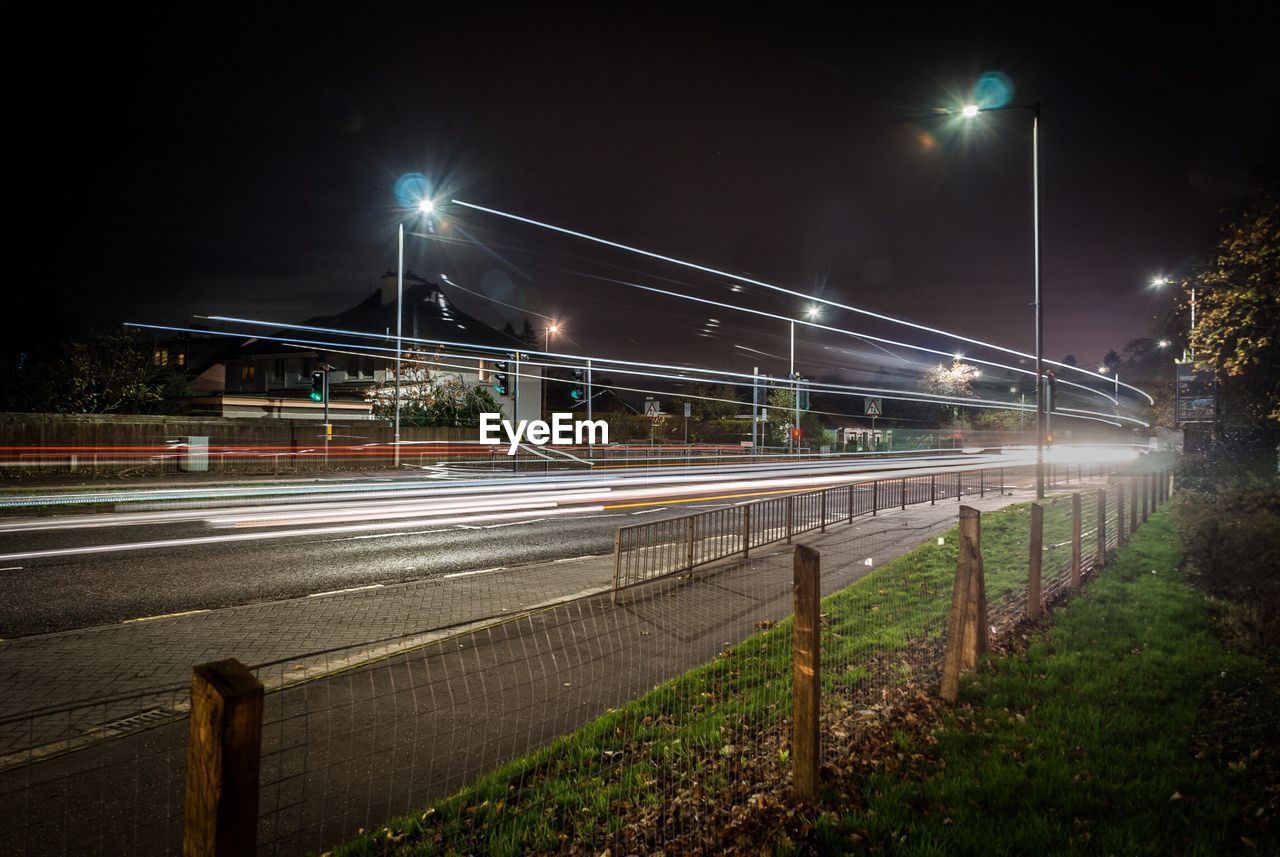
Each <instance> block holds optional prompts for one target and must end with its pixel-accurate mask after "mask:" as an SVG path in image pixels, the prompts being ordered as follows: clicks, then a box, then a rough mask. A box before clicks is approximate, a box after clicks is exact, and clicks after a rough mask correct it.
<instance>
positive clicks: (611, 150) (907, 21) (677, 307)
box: [9, 4, 1280, 371]
mask: <svg viewBox="0 0 1280 857" xmlns="http://www.w3.org/2000/svg"><path fill="white" fill-rule="evenodd" d="M850 8H853V7H850ZM965 8H966V11H967V12H968V14H967V16H966V17H965V18H963V19H960V18H955V17H953V18H951V19H947V20H944V19H942V18H938V17H935V16H934V15H933V14H932V13H930V12H928V11H927V10H926V9H925V7H920V8H912V9H910V10H909V12H910V14H909V15H904V16H903V17H902V18H901V19H900V20H896V21H892V20H877V21H873V20H870V19H860V18H858V17H852V18H850V17H842V18H819V17H813V16H811V15H809V14H807V13H805V12H803V10H800V9H798V8H791V7H778V8H777V11H778V13H779V14H778V15H776V16H775V17H772V18H764V17H761V18H751V17H747V16H745V15H730V14H719V13H712V12H703V13H698V14H687V13H682V14H677V13H674V12H672V13H664V12H658V11H653V10H644V11H636V12H630V13H619V12H615V13H611V14H608V15H605V14H602V13H598V12H597V13H590V12H588V11H587V7H582V8H581V9H577V10H576V11H575V8H574V7H564V6H559V7H557V6H555V5H539V6H536V7H535V6H530V7H527V10H526V11H524V12H520V13H516V14H512V15H493V16H486V15H479V14H465V13H462V12H458V11H453V10H450V9H449V8H448V4H429V5H425V6H424V5H421V4H420V5H419V6H418V7H415V8H414V9H411V10H410V9H404V10H398V9H394V8H391V7H380V6H378V5H376V4H373V5H362V6H358V7H355V11H346V12H343V13H341V14H339V13H334V12H329V11H321V10H320V7H317V6H299V7H296V9H295V10H294V11H285V10H273V11H265V12H264V11H263V8H260V7H248V6H245V7H237V8H219V9H210V10H208V11H205V10H203V9H202V11H201V15H200V16H199V17H194V16H192V15H191V14H190V13H188V12H183V13H182V14H181V16H178V15H175V16H173V17H165V14H164V13H160V14H159V15H158V16H157V14H155V13H147V14H146V15H145V16H144V15H141V14H135V13H132V12H127V11H122V10H121V9H119V8H115V7H113V8H110V9H109V10H106V11H104V10H98V11H92V12H89V13H86V14H84V15H79V16H71V15H66V16H62V17H60V18H59V19H58V20H53V19H52V18H50V19H46V20H44V21H43V22H40V23H39V24H38V25H37V26H35V27H33V30H32V33H31V36H32V38H34V39H36V40H37V41H40V42H43V43H45V45H46V47H45V49H44V54H45V57H46V59H47V62H48V65H49V67H51V68H53V67H56V68H57V70H58V73H59V79H65V80H68V81H70V83H69V85H67V86H66V87H65V88H63V87H61V86H54V85H52V84H49V83H42V82H40V73H41V72H40V69H39V68H35V67H32V68H26V69H15V68H13V67H12V64H13V60H12V59H11V60H10V61H9V63H10V80H11V86H12V89H13V90H15V91H16V92H15V94H14V95H13V96H11V98H12V101H11V109H12V110H13V112H12V113H11V114H10V117H9V118H10V123H9V125H10V129H11V133H15V134H18V135H20V136H21V137H22V138H23V139H22V141H21V143H20V149H22V150H23V151H24V155H23V157H22V159H21V160H17V161H15V162H13V163H11V169H15V171H16V173H17V175H16V176H15V186H16V187H19V188H22V191H21V192H20V193H21V195H22V198H24V199H26V200H27V202H28V203H29V206H28V209H27V210H28V211H29V212H31V214H32V215H33V216H32V217H31V219H30V220H31V224H32V227H33V231H32V233H31V235H30V240H29V241H28V242H26V247H27V248H31V247H35V248H41V252H40V255H39V256H38V257H34V258H32V259H31V260H30V261H31V262H32V264H33V266H34V269H35V271H34V273H33V275H32V276H33V284H32V287H31V288H26V289H22V290H21V291H22V293H23V295H22V296H20V298H19V303H20V308H24V307H22V303H23V301H24V300H31V301H35V302H36V305H35V306H33V307H31V308H30V312H31V313H33V314H34V317H35V318H36V319H37V321H35V323H34V324H33V323H31V321H30V319H31V318H32V316H31V315H29V314H28V313H27V312H20V313H15V314H13V317H11V318H10V319H9V321H10V322H12V321H14V320H15V318H17V319H20V320H21V321H22V324H23V327H24V328H25V329H26V330H27V332H30V331H32V330H37V329H40V328H41V324H40V321H39V319H44V318H48V319H50V323H51V324H59V325H61V324H63V323H69V324H71V325H73V326H77V327H85V326H88V325H98V326H102V325H107V324H113V323H117V322H120V321H124V320H131V321H147V322H161V323H180V322H182V321H183V320H184V319H187V318H189V317H190V316H192V315H196V314H210V313H224V314H244V315H250V316H253V317H258V318H270V319H275V320H281V321H294V320H300V319H302V318H305V317H307V316H311V315H317V314H321V313H328V312H333V311H337V310H341V309H343V308H345V307H347V306H350V305H351V304H353V303H355V302H356V301H357V300H359V299H360V298H362V297H364V296H365V295H367V294H368V293H369V290H370V288H371V287H372V281H373V278H376V276H377V275H378V274H380V273H382V272H383V271H384V270H386V269H388V268H390V267H393V266H394V264H395V225H396V223H397V222H398V220H399V218H400V217H401V216H402V213H401V211H400V210H399V209H398V208H397V206H396V202H395V198H394V196H393V193H392V188H393V186H394V184H395V181H396V179H397V177H398V176H400V175H401V174H403V173H406V172H410V171H421V172H422V173H424V174H425V175H427V176H429V177H431V179H432V180H433V181H434V182H436V183H437V185H438V188H439V193H440V194H441V195H442V196H443V197H445V198H447V197H449V196H453V197H457V198H461V199H465V200H468V201H471V202H475V203H478V204H481V205H486V206H491V207H494V208H498V209H503V210H506V211H510V212H515V213H518V214H522V215H525V216H528V217H532V218H536V219H539V220H544V221H549V222H552V223H556V224H559V225H562V226H565V227H568V228H572V229H577V230H581V231H584V232H589V233H592V234H595V235H599V236H602V237H606V238H610V239H613V240H617V241H621V242H625V243H628V244H633V245H637V246H640V247H643V248H647V249H651V250H655V251H658V252H661V253H664V254H669V255H674V256H679V257H683V258H687V259H690V260H693V261H696V262H699V263H702V264H705V265H709V266H714V267H718V268H723V269H725V270H729V271H734V272H740V273H745V274H749V275H751V276H754V277H758V278H761V279H765V280H768V281H770V282H776V283H778V284H780V285H784V286H788V287H791V288H796V289H799V290H802V291H813V292H815V293H818V294H822V295H824V296H827V297H830V298H832V299H836V300H841V301H846V302H850V303H855V304H858V305H860V306H865V307H868V308H871V309H876V310H880V311H884V312H889V313H893V314H896V315H901V316H905V317H908V318H911V319H913V320H916V321H919V322H923V323H926V324H936V325H942V326H946V327H948V328H949V329H954V330H958V331H961V332H964V333H966V334H969V335H972V336H978V337H982V338H993V339H996V340H998V341H1000V342H1002V343H1004V344H1007V345H1010V346H1015V347H1023V348H1030V347H1031V333H1032V326H1031V314H1030V308H1029V302H1030V295H1031V273H1032V262H1031V220H1030V215H1031V207H1030V206H1031V189H1030V188H1031V185H1030V114H1029V113H1026V112H1018V111H1009V112H1003V113H996V114H988V115H984V116H981V117H979V119H980V122H979V123H978V124H976V125H974V124H971V125H968V126H966V130H961V129H957V128H956V127H955V123H954V122H950V121H948V120H945V119H925V120H917V119H914V118H912V117H914V116H917V115H920V114H924V113H927V112H928V111H929V110H931V109H932V108H935V107H938V106H950V105H955V104H958V103H960V102H962V101H963V100H966V96H967V93H968V91H969V88H970V87H971V86H972V84H973V82H974V81H975V80H976V79H977V78H978V76H979V75H980V74H982V73H983V72H985V71H991V70H998V71H1000V72H1002V73H1003V74H1005V75H1007V77H1008V78H1009V80H1011V81H1012V83H1013V84H1014V86H1015V88H1016V91H1015V93H1014V96H1013V100H1014V102H1015V103H1023V102H1030V101H1040V102H1042V104H1043V111H1044V117H1043V125H1042V133H1041V153H1042V154H1041V158H1042V206H1043V211H1042V230H1043V241H1044V250H1043V252H1044V288H1045V294H1044V301H1045V312H1046V343H1047V344H1046V354H1047V356H1050V357H1054V358H1061V357H1062V356H1063V355H1065V354H1067V353H1074V354H1077V355H1079V356H1080V357H1081V360H1082V362H1085V361H1094V360H1097V359H1098V358H1099V357H1101V355H1102V354H1103V353H1104V352H1105V351H1106V350H1107V349H1109V348H1117V349H1118V348H1120V347H1122V346H1123V345H1124V344H1125V343H1126V342H1127V341H1128V340H1130V339H1132V338H1134V337H1138V336H1144V335H1151V334H1152V333H1153V332H1158V326H1159V324H1161V323H1162V322H1163V320H1164V318H1165V317H1166V316H1167V314H1168V309H1169V307H1170V299H1169V298H1168V296H1157V295H1154V294H1153V293H1152V292H1150V291H1149V290H1147V289H1146V288H1144V286H1145V284H1146V283H1147V281H1148V280H1149V279H1150V278H1151V277H1152V276H1153V275H1155V274H1160V273H1164V274H1170V275H1177V274H1180V273H1185V272H1187V271H1189V270H1190V266H1192V265H1193V264H1194V263H1195V262H1196V261H1197V259H1198V258H1200V257H1201V256H1203V255H1204V254H1205V252H1206V251H1207V250H1208V249H1209V248H1210V246H1211V242H1212V240H1213V238H1214V236H1215V235H1216V230H1217V224H1218V222H1219V220H1220V214H1219V212H1220V210H1221V209H1223V208H1224V207H1227V206H1232V205H1237V204H1239V203H1241V202H1243V201H1245V200H1247V199H1248V198H1249V196H1250V194H1252V193H1254V192H1255V191H1256V188H1257V187H1258V180H1257V178H1256V176H1255V175H1254V172H1253V166H1254V164H1255V163H1256V162H1257V161H1258V160H1259V159H1261V158H1263V157H1264V155H1265V154H1266V153H1267V152H1268V151H1269V148H1270V149H1271V150H1273V147H1274V144H1275V140H1276V135H1277V118H1276V117H1277V116H1278V115H1280V111H1278V110H1276V107H1277V99H1276V95H1275V93H1276V87H1277V84H1278V83H1280V66H1278V60H1277V56H1278V54H1277V52H1276V51H1275V50H1274V48H1273V44H1272V42H1273V40H1274V36H1275V33H1276V32H1277V31H1280V21H1278V20H1277V18H1276V15H1275V14H1274V13H1268V12H1263V11H1262V10H1261V6H1260V5H1259V6H1258V7H1257V8H1251V7H1232V6H1230V5H1229V4H1214V5H1213V6H1212V7H1208V6H1206V7H1205V11H1202V12H1200V13H1198V14H1197V15H1196V16H1194V18H1192V17H1188V18H1185V19H1181V20H1178V19H1174V18H1171V17H1169V16H1168V14H1166V13H1164V12H1161V13H1160V14H1159V15H1158V16H1157V15H1156V14H1155V13H1152V14H1150V15H1135V16H1134V17H1131V18H1121V17H1117V14H1116V13H1115V12H1114V11H1106V12H1103V11H1095V12H1088V11H1080V12H1077V13H1075V14H1074V15H1058V16H1056V17H1050V16H1045V15H1044V14H1037V16H1036V17H1035V18H1034V19H1031V18H1026V17H1022V18H1019V17H1017V16H1015V15H1013V14H1012V13H1008V12H1005V11H1001V9H1002V8H1003V7H996V6H988V5H985V4H965ZM1040 8H1043V7H1040ZM11 37H14V38H17V37H18V36H17V34H11ZM28 147H29V149H28ZM444 218H445V221H446V222H447V225H446V226H445V227H443V231H441V232H439V233H438V237H437V238H436V239H432V240H426V239H422V238H417V237H413V236H411V238H410V241H409V248H408V255H407V264H408V267H410V268H412V269H413V270H414V271H417V272H420V273H425V274H428V275H429V276H434V274H435V273H437V272H439V271H445V272H446V273H449V274H450V276H451V277H453V278H454V279H455V280H456V281H457V282H459V283H462V284H465V285H467V286H468V287H469V288H473V289H475V290H477V291H480V292H484V293H487V294H490V295H491V296H493V297H495V298H497V299H499V300H503V301H505V302H507V303H511V304H515V305H517V306H524V307H527V308H528V309H529V310H531V311H534V312H541V313H546V314H550V315H555V316H557V317H560V318H563V319H564V320H565V323H566V335H567V336H568V337H569V339H567V340H566V341H565V342H563V343H561V345H563V346H564V347H565V348H566V349H570V348H580V349H585V350H588V351H591V352H594V353H599V354H613V355H616V356H630V355H632V354H641V353H643V354H644V355H645V356H651V355H652V354H653V353H662V354H664V355H665V356H666V357H669V358H672V359H675V358H679V359H689V360H697V361H698V362H701V363H704V364H709V365H715V366H720V367H725V368H735V369H742V368H743V364H749V363H750V362H752V358H750V357H745V358H744V357H743V356H742V355H735V353H734V349H733V346H734V345H735V344H745V345H750V346H752V347H754V348H756V349H759V350H764V351H766V352H768V353H772V354H779V353H784V352H785V347H786V338H785V329H784V326H783V325H781V324H780V323H773V324H770V323H767V322H758V321H752V320H750V319H745V318H743V317H740V316H735V317H733V318H730V317H725V314H724V313H720V312H715V313H708V312H706V311H705V310H699V309H697V308H693V307H691V306H690V305H688V304H682V303H679V302H676V301H673V300H669V299H664V298H660V297H657V296H652V295H646V294H644V293H641V292H637V291H635V290H631V289H627V288H624V287H621V286H617V287H613V286H608V285H605V284H603V283H602V282H601V281H599V280H594V281H593V280H588V279H585V278H583V277H581V276H578V275H576V274H574V273H567V272H571V271H577V272H593V273H595V274H597V275H601V274H607V275H609V276H614V277H616V278H619V279H627V280H630V281H635V282H644V283H646V284H651V285H658V286H661V287H664V288H677V289H687V290H688V291H689V292H690V293H696V294H700V295H703V296H710V297H715V298H716V299H719V300H725V299H728V298H729V297H730V296H729V292H728V290H727V289H725V288H723V285H722V284H718V283H715V281H714V280H713V278H708V277H705V276H697V275H694V274H692V273H690V272H684V271H680V270H679V269H675V268H672V267H670V266H664V265H661V264H658V263H654V262H648V261H644V260H641V259H638V258H635V257H628V256H626V255H624V254H619V253H606V252H603V251H599V250H597V249H593V248H592V247H590V246H589V245H585V244H582V243H580V242H573V241H568V240H565V239H561V238H555V237H554V236H551V235H549V234H547V233H542V232H539V231H537V230H534V229H531V228H528V227H521V226H517V225H514V224H509V223H503V222H501V221H500V220H497V219H495V218H492V217H489V216H485V215H482V214H478V213H475V212H464V211H457V210H454V211H450V210H447V209H446V210H445V212H444ZM18 234H21V233H18ZM441 238H447V239H448V240H440V239H441ZM472 240H473V241H474V242H479V243H482V244H484V246H485V247H486V248H487V250H485V251H481V250H479V249H477V248H476V246H475V244H474V243H470V241H472ZM660 277H671V278H675V279H677V280H680V281H681V285H673V284H672V283H670V282H669V281H668V282H664V281H661V280H660V279H659V278H660ZM51 293H52V294H54V295H56V298H57V302H58V304H60V305H61V307H62V310H63V312H64V313H65V317H64V319H62V320H57V317H56V315H55V314H54V313H52V312H50V311H47V310H48V308H49V307H50V306H52V304H51V303H50V302H49V296H50V294H51ZM23 296H25V297H23ZM733 298H736V299H738V300H741V301H742V302H743V303H745V304H747V305H750V306H753V307H758V308H762V309H768V310H770V311H777V312H782V313H784V314H793V315H794V314H796V313H798V312H799V310H800V308H801V302H799V301H794V300H789V299H779V298H776V297H773V296H769V295H767V294H761V293H759V292H756V291H748V292H746V293H742V294H737V295H734V296H733ZM457 300H458V302H459V303H460V304H462V305H463V307H464V308H465V309H467V310H468V311H470V312H472V313H474V314H476V315H478V316H480V317H482V318H485V319H487V320H489V321H490V322H491V323H494V324H496V325H498V326H500V325H501V324H502V323H503V322H506V321H513V322H515V323H517V325H518V323H519V321H520V319H521V318H522V317H523V314H521V313H520V312H518V311H516V310H512V309H508V308H506V307H503V306H501V305H498V304H494V303H491V302H487V301H484V300H481V299H479V298H474V297H471V296H468V295H466V294H465V293H464V294H459V295H457ZM708 315H714V316H716V317H720V318H722V325H721V327H720V329H719V331H716V332H713V333H711V334H708V335H706V336H702V337H699V336H698V335H697V334H698V333H699V332H703V331H704V328H703V327H702V326H701V322H703V321H704V320H705V318H706V317H707V316H708ZM827 318H828V320H830V321H831V322H832V323H840V324H843V323H845V322H848V323H849V324H851V325H853V324H854V323H855V322H856V323H858V324H861V323H860V322H858V320H857V319H855V318H854V317H852V316H837V315H836V314H830V315H828V316H827ZM860 329H870V328H867V327H865V326H863V327H860ZM880 331H881V332H885V331H887V329H886V328H880ZM896 333H897V334H899V335H901V334H903V333H904V331H902V330H900V329H899V330H898V331H896ZM846 344H847V343H846ZM816 348H817V345H816V344H814V343H810V344H809V349H810V350H809V351H808V352H806V353H807V354H809V356H810V357H811V358H812V359H813V361H814V362H815V364H817V363H820V360H819V359H818V355H817V353H816V351H815V350H814V349H816ZM746 370H747V371H750V366H749V365H747V366H746ZM812 371H819V368H818V367H817V366H815V367H813V370H812Z"/></svg>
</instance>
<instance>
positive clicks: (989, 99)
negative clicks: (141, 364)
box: [966, 71, 1013, 115]
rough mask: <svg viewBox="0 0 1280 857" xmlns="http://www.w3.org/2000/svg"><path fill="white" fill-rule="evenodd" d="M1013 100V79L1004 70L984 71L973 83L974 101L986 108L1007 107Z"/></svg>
mask: <svg viewBox="0 0 1280 857" xmlns="http://www.w3.org/2000/svg"><path fill="white" fill-rule="evenodd" d="M1012 100H1013V81H1012V80H1010V79H1009V76H1008V75H1006V74H1005V73H1004V72H1000V71H988V72H983V74H982V76H981V77H979V78H978V82H977V83H975V84H974V85H973V99H972V103H973V104H976V105H977V106H979V107H981V108H982V109H984V110H992V109H994V108H997V107H1005V106H1007V105H1008V104H1009V102H1010V101H1012ZM966 115H967V114H966Z"/></svg>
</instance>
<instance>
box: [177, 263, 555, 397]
mask: <svg viewBox="0 0 1280 857" xmlns="http://www.w3.org/2000/svg"><path fill="white" fill-rule="evenodd" d="M380 279H381V281H382V285H381V287H380V288H379V289H377V290H375V291H374V292H372V293H371V294H370V295H369V296H368V297H367V298H365V299H364V300H363V301H361V302H360V303H358V304H356V305H355V306H353V307H351V308H350V309H347V310H344V311H343V312H340V313H337V314H335V315H328V316H317V317H315V318H310V319H307V320H306V321H304V322H302V323H301V324H302V325H304V326H307V327H313V328H317V330H310V331H307V330H296V329H289V328H281V329H280V330H277V331H273V332H272V333H271V334H269V336H270V337H282V338H290V339H295V340H307V341H308V342H307V344H289V343H284V342H279V341H276V340H274V339H270V338H261V339H248V340H246V341H244V342H242V343H240V344H239V345H238V346H236V347H234V348H232V349H231V350H230V351H229V352H227V353H225V354H224V355H223V356H222V357H221V358H220V359H219V360H218V361H216V362H217V364H218V365H220V366H221V367H222V372H223V376H224V379H225V380H224V384H223V389H222V390H221V391H220V392H219V393H218V394H217V395H210V396H204V397H200V398H197V399H195V400H193V402H192V410H193V412H196V413H206V414H209V413H212V414H216V415H218V416H263V417H275V416H288V417H290V418H293V419H307V418H315V419H321V418H322V415H323V404H322V403H320V402H315V401H312V400H311V398H310V392H311V386H312V372H314V371H315V370H316V369H317V368H318V367H320V366H325V365H327V366H330V367H333V368H332V369H331V370H330V372H329V398H330V419H332V420H342V419H372V418H373V408H372V405H371V404H370V399H371V397H375V396H390V395H392V392H391V391H392V390H394V385H395V334H396V274H395V272H394V271H388V272H387V273H385V274H383V275H382V277H381V278H380ZM447 288H448V286H447V285H442V284H439V283H432V282H429V281H427V280H425V279H423V278H421V277H418V276H416V275H414V274H412V273H406V274H405V277H404V300H403V322H402V323H403V339H404V350H403V352H402V361H403V362H402V368H401V386H402V388H407V387H408V386H409V385H423V386H427V387H430V386H432V385H436V384H440V383H444V382H445V381H461V382H462V383H463V384H466V385H467V386H479V385H486V386H488V387H489V390H490V393H491V394H492V395H493V397H494V399H495V400H496V401H497V402H498V405H499V407H500V408H501V409H502V411H503V413H504V414H506V415H507V416H508V417H510V416H511V415H512V413H513V407H514V405H515V402H516V397H517V395H518V396H519V413H518V414H516V415H515V416H516V418H517V419H538V418H539V416H540V411H541V396H542V373H541V369H539V368H537V367H530V366H528V364H525V365H524V366H522V367H521V368H520V371H519V379H518V381H517V377H516V372H515V360H514V359H513V358H514V355H515V354H516V353H517V352H519V351H520V350H521V349H526V348H528V347H529V346H528V345H527V344H525V343H523V342H522V341H520V340H519V339H517V338H515V337H512V336H511V335H509V334H506V333H503V332H502V331H500V330H497V329H495V328H493V327H490V326H489V325H487V324H485V323H484V322H482V321H480V320H479V319H477V318H475V317H474V316H471V315H468V314H467V313H465V312H462V311H461V310H459V309H458V308H457V307H456V306H454V305H453V303H452V302H451V301H450V300H449V298H448V296H447V294H446V293H445V290H446V289H447ZM357 334H358V335H357ZM416 340H426V341H425V342H418V341H416ZM166 356H167V357H168V358H169V359H175V358H174V357H173V355H172V354H169V355H166ZM502 362H506V363H507V367H506V372H505V374H506V375H507V377H508V379H509V383H508V384H507V385H506V388H505V391H504V390H503V389H501V388H499V386H498V385H497V384H496V383H495V375H496V374H498V373H497V372H496V371H495V366H496V364H499V363H502ZM193 368H194V367H193ZM212 374H216V370H213V369H212V367H210V368H209V369H204V370H203V371H201V372H200V375H199V377H201V378H205V377H209V376H210V375H212ZM517 385H518V387H517Z"/></svg>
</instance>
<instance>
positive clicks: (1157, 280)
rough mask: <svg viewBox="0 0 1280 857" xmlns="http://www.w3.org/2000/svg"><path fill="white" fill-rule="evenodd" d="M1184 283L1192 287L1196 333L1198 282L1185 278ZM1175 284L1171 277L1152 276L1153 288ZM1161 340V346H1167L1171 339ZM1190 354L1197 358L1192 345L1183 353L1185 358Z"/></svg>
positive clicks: (1192, 322)
mask: <svg viewBox="0 0 1280 857" xmlns="http://www.w3.org/2000/svg"><path fill="white" fill-rule="evenodd" d="M1183 283H1184V284H1185V285H1186V286H1187V287H1188V288H1190V289H1191V333H1192V335H1194V334H1195V332H1196V284H1195V282H1194V281H1192V282H1187V281H1186V280H1184V281H1183ZM1173 284H1174V282H1173V280H1171V279H1169V278H1168V277H1165V276H1159V277H1152V278H1151V288H1153V289H1159V288H1162V287H1164V286H1172V285H1173ZM1160 342H1161V343H1162V344H1161V345H1160V347H1161V348H1165V347H1166V346H1168V344H1169V341H1168V340H1167V339H1162V340H1160ZM1188 354H1189V355H1190V356H1191V357H1192V358H1193V359H1194V358H1195V351H1194V350H1193V349H1191V348H1190V347H1188V348H1187V353H1186V354H1183V357H1184V358H1185V357H1187V356H1188Z"/></svg>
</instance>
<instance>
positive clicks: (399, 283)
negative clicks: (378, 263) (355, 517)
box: [392, 197, 436, 467]
mask: <svg viewBox="0 0 1280 857" xmlns="http://www.w3.org/2000/svg"><path fill="white" fill-rule="evenodd" d="M435 208H436V205H435V203H434V202H433V201H432V200H430V199H428V198H426V197H424V198H422V199H420V200H418V211H419V212H420V213H421V214H424V215H430V214H431V213H432V212H433V211H435ZM397 237H398V239H399V240H398V242H397V245H398V246H397V254H396V416H395V430H394V432H395V433H394V441H395V447H394V452H393V456H394V458H393V460H392V464H393V465H394V466H396V467H399V466H400V353H401V352H402V351H403V350H404V343H403V337H404V325H403V322H404V312H403V311H402V310H401V304H402V303H403V301H404V221H403V220H402V221H400V229H399V232H398V236H397Z"/></svg>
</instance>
